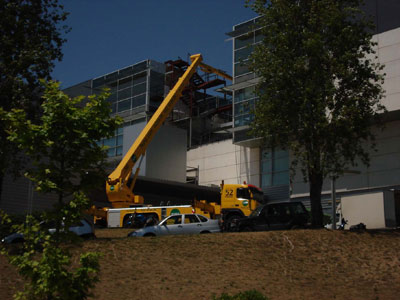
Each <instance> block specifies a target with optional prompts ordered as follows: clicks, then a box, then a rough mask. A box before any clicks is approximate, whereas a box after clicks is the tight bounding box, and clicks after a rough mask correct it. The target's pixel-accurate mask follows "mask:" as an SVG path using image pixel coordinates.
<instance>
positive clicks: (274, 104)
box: [248, 0, 385, 225]
mask: <svg viewBox="0 0 400 300" xmlns="http://www.w3.org/2000/svg"><path fill="white" fill-rule="evenodd" d="M268 2H269V3H268V4H267V1H265V0H255V1H248V3H249V4H250V6H251V7H252V8H253V9H254V10H255V11H256V12H257V13H259V14H260V16H261V19H260V20H261V25H262V26H263V29H262V32H263V35H264V37H265V38H264V40H263V42H262V43H261V44H260V45H259V46H258V47H256V49H255V51H254V53H253V54H252V56H251V59H250V61H252V66H251V67H252V69H253V70H254V71H255V72H256V73H257V74H258V75H260V77H261V81H260V83H259V84H258V86H257V93H258V96H259V101H258V103H257V105H256V110H255V120H254V123H253V125H252V129H253V133H254V134H255V135H257V136H259V137H262V138H263V140H264V142H265V144H266V146H267V147H270V148H274V147H282V148H286V149H288V150H289V151H290V153H291V156H292V158H293V164H292V171H294V170H295V168H296V166H297V165H299V166H300V167H301V170H302V172H303V176H304V179H305V181H309V182H310V198H311V205H312V211H313V224H314V225H321V224H322V208H321V204H320V198H321V188H322V183H323V179H324V178H325V177H326V176H328V175H329V176H334V177H337V176H339V175H340V174H342V172H343V171H344V170H345V169H347V168H348V167H349V166H354V165H356V164H357V163H359V162H360V161H361V162H362V163H365V164H368V162H369V149H368V148H370V147H369V146H368V145H369V143H370V144H371V147H373V146H374V144H373V141H374V135H373V134H372V132H371V127H372V126H374V125H375V124H376V121H377V119H378V116H379V114H381V113H382V112H384V111H385V108H384V107H383V106H382V105H381V104H380V99H381V98H382V95H383V91H382V88H381V84H382V83H383V74H382V73H381V70H382V68H383V67H382V66H381V65H379V63H376V61H374V60H373V59H374V55H375V51H374V49H373V47H374V45H375V43H374V42H373V41H372V39H371V38H372V28H373V23H372V22H371V21H370V20H369V19H368V18H367V17H365V16H364V15H363V13H362V12H361V11H360V9H359V5H360V1H358V0H340V1H337V0H311V1H308V0H307V1H306V0H300V1H290V0H271V1H268ZM292 175H293V172H292Z"/></svg>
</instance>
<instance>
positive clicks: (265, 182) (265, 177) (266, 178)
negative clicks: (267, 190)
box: [261, 173, 272, 187]
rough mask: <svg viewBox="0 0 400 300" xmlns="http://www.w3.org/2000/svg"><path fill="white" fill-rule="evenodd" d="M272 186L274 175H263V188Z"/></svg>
mask: <svg viewBox="0 0 400 300" xmlns="http://www.w3.org/2000/svg"><path fill="white" fill-rule="evenodd" d="M271 185H272V174H271V173H268V174H262V176H261V186H262V187H268V186H271Z"/></svg>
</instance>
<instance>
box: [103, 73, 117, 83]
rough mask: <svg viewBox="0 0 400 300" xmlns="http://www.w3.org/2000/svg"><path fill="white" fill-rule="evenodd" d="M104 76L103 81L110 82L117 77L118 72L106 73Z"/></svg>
mask: <svg viewBox="0 0 400 300" xmlns="http://www.w3.org/2000/svg"><path fill="white" fill-rule="evenodd" d="M104 77H105V82H106V83H110V82H112V81H116V80H117V79H118V72H114V73H111V74H108V75H106V76H104Z"/></svg>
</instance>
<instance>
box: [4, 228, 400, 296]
mask: <svg viewBox="0 0 400 300" xmlns="http://www.w3.org/2000/svg"><path fill="white" fill-rule="evenodd" d="M128 231H129V230H124V229H115V230H108V229H105V230H99V231H97V233H96V234H97V236H98V239H96V240H93V241H86V242H84V243H83V244H82V245H81V246H80V247H77V249H76V251H77V252H79V251H82V250H83V251H98V252H101V253H103V257H102V262H101V282H100V283H98V285H97V287H96V289H95V291H94V293H95V297H94V299H189V300H190V299H196V300H197V299H211V298H212V295H213V294H215V295H220V294H221V293H224V292H225V293H229V294H234V293H237V292H239V291H244V290H249V289H257V290H258V291H260V292H261V293H263V294H264V295H265V296H267V297H269V298H270V299H272V300H278V299H318V300H320V299H346V300H347V299H362V300H364V299H399V295H400V252H399V251H398V247H399V245H400V232H371V231H369V232H364V233H353V232H347V231H344V232H343V231H335V232H334V231H328V230H293V231H277V232H258V233H252V232H251V233H224V234H208V235H197V236H168V237H155V238H125V236H126V234H127V232H128ZM21 285H22V280H21V279H20V278H19V277H18V275H17V273H16V271H15V270H14V269H13V268H12V267H10V266H9V265H8V263H7V261H6V260H5V258H4V257H0V299H11V298H12V293H13V290H14V288H20V287H21Z"/></svg>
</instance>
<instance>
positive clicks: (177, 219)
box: [163, 215, 182, 225]
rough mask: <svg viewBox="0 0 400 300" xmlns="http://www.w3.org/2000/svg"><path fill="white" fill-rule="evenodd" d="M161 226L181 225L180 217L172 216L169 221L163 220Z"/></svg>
mask: <svg viewBox="0 0 400 300" xmlns="http://www.w3.org/2000/svg"><path fill="white" fill-rule="evenodd" d="M163 224H165V225H176V224H182V215H176V216H172V217H170V218H169V219H167V220H165V222H164V223H163Z"/></svg>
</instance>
